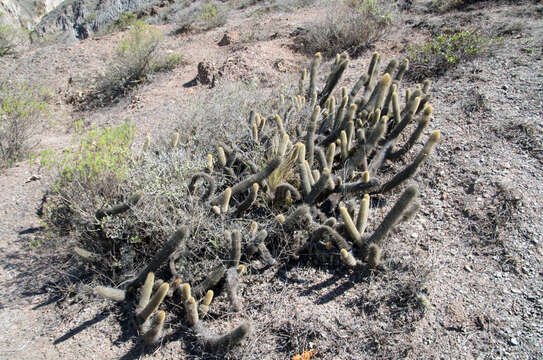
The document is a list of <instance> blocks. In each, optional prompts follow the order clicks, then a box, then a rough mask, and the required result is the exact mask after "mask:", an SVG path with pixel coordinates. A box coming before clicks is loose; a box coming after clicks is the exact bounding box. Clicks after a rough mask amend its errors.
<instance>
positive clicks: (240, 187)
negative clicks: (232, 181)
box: [211, 159, 281, 205]
mask: <svg viewBox="0 0 543 360" xmlns="http://www.w3.org/2000/svg"><path fill="white" fill-rule="evenodd" d="M280 164H281V160H280V159H273V160H272V161H270V162H269V163H268V165H266V167H265V168H264V169H262V170H261V171H260V172H258V173H256V174H254V175H252V176H250V177H249V178H247V179H245V180H242V181H240V182H239V183H237V184H236V185H234V186H233V187H232V188H231V191H232V193H231V196H236V195H238V194H241V193H243V192H245V191H247V190H248V189H249V188H250V187H251V186H252V185H253V184H254V183H259V184H260V183H261V182H262V181H263V180H265V179H266V178H267V177H268V176H270V174H271V173H272V172H273V171H274V170H275V169H277V168H278V167H279V165H280ZM225 195H226V194H225V193H222V194H221V195H219V196H216V197H215V198H214V199H213V200H212V201H211V205H218V204H220V203H222V202H223V200H224V197H225Z"/></svg>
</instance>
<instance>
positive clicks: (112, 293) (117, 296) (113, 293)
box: [95, 286, 126, 302]
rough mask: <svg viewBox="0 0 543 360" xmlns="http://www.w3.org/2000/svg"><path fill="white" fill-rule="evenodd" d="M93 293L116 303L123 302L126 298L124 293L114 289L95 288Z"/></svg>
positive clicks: (105, 287)
mask: <svg viewBox="0 0 543 360" xmlns="http://www.w3.org/2000/svg"><path fill="white" fill-rule="evenodd" d="M95 291H96V293H97V294H98V295H100V296H101V297H103V298H106V299H109V300H113V301H117V302H121V301H124V300H125V298H126V291H124V290H121V289H114V288H110V287H107V286H97V287H96V289H95Z"/></svg>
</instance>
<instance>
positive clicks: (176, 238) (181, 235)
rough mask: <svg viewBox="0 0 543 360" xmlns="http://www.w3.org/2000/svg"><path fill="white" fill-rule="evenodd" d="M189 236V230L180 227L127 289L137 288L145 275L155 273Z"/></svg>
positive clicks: (185, 227)
mask: <svg viewBox="0 0 543 360" xmlns="http://www.w3.org/2000/svg"><path fill="white" fill-rule="evenodd" d="M188 235H189V229H188V227H187V226H181V227H180V228H179V230H177V231H176V232H175V233H174V234H173V235H172V236H171V237H170V239H169V240H168V241H167V242H166V243H165V244H164V245H163V246H162V248H161V249H160V250H159V251H158V252H157V253H156V254H155V256H153V258H152V259H151V262H150V263H149V264H148V265H147V266H146V267H145V268H144V269H143V270H142V271H141V272H140V273H139V274H138V276H137V277H136V279H134V281H132V283H130V285H129V286H128V288H131V287H133V288H137V287H138V286H139V285H140V284H141V283H142V282H143V279H144V278H145V277H147V274H148V273H150V272H155V271H156V270H157V269H158V268H159V267H160V266H162V265H163V264H164V263H165V262H166V261H167V260H168V257H169V256H170V254H171V253H173V252H174V251H175V249H177V248H178V247H179V245H180V244H181V242H183V241H185V239H186V238H187V237H188Z"/></svg>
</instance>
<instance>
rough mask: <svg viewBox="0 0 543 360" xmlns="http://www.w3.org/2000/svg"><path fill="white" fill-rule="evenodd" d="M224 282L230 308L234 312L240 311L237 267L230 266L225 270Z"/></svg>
mask: <svg viewBox="0 0 543 360" xmlns="http://www.w3.org/2000/svg"><path fill="white" fill-rule="evenodd" d="M225 284H226V291H227V293H228V300H229V301H230V305H231V306H232V310H233V311H235V312H238V311H241V309H242V305H241V300H240V298H239V296H238V288H239V280H238V270H237V268H235V267H231V268H230V269H228V270H227V271H226V276H225Z"/></svg>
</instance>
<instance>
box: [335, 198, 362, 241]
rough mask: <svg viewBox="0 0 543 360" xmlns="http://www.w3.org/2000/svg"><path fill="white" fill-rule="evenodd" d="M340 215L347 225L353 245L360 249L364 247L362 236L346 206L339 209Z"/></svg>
mask: <svg viewBox="0 0 543 360" xmlns="http://www.w3.org/2000/svg"><path fill="white" fill-rule="evenodd" d="M339 213H340V215H341V218H342V219H343V222H344V223H345V227H346V228H347V234H349V238H350V239H351V241H352V242H353V244H354V245H355V246H357V247H359V248H361V247H362V236H361V235H360V233H359V232H358V229H357V228H356V226H355V224H354V222H353V219H352V218H351V215H349V212H348V211H347V209H346V208H345V207H344V206H341V207H340V208H339Z"/></svg>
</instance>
